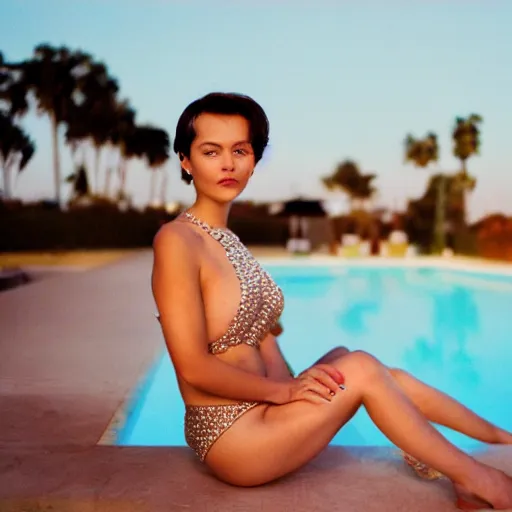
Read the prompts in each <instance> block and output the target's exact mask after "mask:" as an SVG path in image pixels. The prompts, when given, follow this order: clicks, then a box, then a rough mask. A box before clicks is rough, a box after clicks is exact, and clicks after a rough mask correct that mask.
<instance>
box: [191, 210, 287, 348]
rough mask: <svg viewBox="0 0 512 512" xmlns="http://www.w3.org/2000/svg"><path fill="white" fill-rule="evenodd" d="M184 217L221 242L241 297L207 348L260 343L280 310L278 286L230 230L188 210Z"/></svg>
mask: <svg viewBox="0 0 512 512" xmlns="http://www.w3.org/2000/svg"><path fill="white" fill-rule="evenodd" d="M183 217H184V218H185V219H187V220H189V221H190V222H192V223H193V224H195V225H197V226H199V227H201V228H202V229H203V230H204V231H206V233H208V234H209V235H210V236H211V237H212V238H214V239H215V240H217V241H218V242H219V243H220V244H221V245H222V246H223V248H224V250H225V252H226V255H227V257H228V259H229V261H230V262H231V264H232V265H233V267H234V269H235V273H236V276H237V277H238V280H239V281H240V291H241V297H240V304H239V306H238V310H237V313H236V315H235V317H234V318H233V320H232V321H231V323H230V325H229V327H228V329H227V331H226V333H225V334H224V335H223V336H222V337H221V338H219V339H218V340H215V341H213V342H211V343H210V344H209V345H208V350H209V352H210V353H212V354H221V353H222V352H226V350H228V349H229V347H234V346H236V345H240V344H241V343H247V344H248V345H251V346H254V347H259V345H260V343H261V341H262V340H263V338H264V337H265V336H266V335H267V334H268V332H269V331H270V329H271V328H272V327H274V325H275V324H276V322H277V321H278V320H279V317H280V316H281V313H282V311H283V307H284V298H283V293H282V291H281V289H280V288H279V287H278V286H277V285H276V284H275V283H274V281H273V280H272V278H271V277H270V275H269V274H268V273H267V272H266V271H265V270H264V269H263V268H262V267H261V266H260V264H259V263H258V262H257V261H256V259H255V258H254V256H253V255H252V254H251V253H250V252H249V250H248V249H247V248H246V247H245V245H244V244H242V242H241V241H240V239H239V238H238V236H236V235H235V233H233V232H232V231H231V230H229V229H227V228H225V229H224V228H213V227H211V226H209V225H208V224H206V223H205V222H203V221H201V220H199V219H198V218H197V217H195V216H194V215H192V214H191V213H189V212H185V213H184V214H183Z"/></svg>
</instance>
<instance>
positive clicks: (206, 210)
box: [187, 199, 231, 228]
mask: <svg viewBox="0 0 512 512" xmlns="http://www.w3.org/2000/svg"><path fill="white" fill-rule="evenodd" d="M230 209H231V203H226V204H222V205H220V204H218V203H213V202H210V201H204V200H203V201H201V200H200V199H198V200H196V202H195V203H194V204H193V205H192V206H191V207H190V208H188V209H187V211H188V212H190V213H191V214H192V215H194V217H196V218H198V219H199V220H202V221H203V222H206V224H208V225H210V226H211V227H213V228H226V227H227V225H228V216H229V210H230Z"/></svg>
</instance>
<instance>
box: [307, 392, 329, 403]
mask: <svg viewBox="0 0 512 512" xmlns="http://www.w3.org/2000/svg"><path fill="white" fill-rule="evenodd" d="M300 399H301V400H307V401H308V402H312V403H314V404H326V403H328V402H329V401H330V400H327V399H325V398H322V397H321V396H320V395H319V394H318V393H315V392H314V391H309V390H308V391H305V392H304V393H303V395H302V396H301V397H300Z"/></svg>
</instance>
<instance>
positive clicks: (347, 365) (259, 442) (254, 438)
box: [209, 352, 512, 509]
mask: <svg viewBox="0 0 512 512" xmlns="http://www.w3.org/2000/svg"><path fill="white" fill-rule="evenodd" d="M333 365H335V366H336V368H337V369H338V370H339V371H340V372H341V373H343V374H344V376H345V382H346V390H345V391H339V392H338V393H337V394H336V395H335V396H334V397H333V398H332V401H331V402H326V403H325V404H324V405H317V404H312V403H309V402H306V401H298V402H293V403H290V404H286V405H281V406H268V407H267V408H266V410H265V412H264V415H263V421H262V422H261V423H258V422H256V421H253V423H252V424H250V418H251V417H254V416H255V415H256V411H255V412H254V416H250V415H251V412H249V413H246V414H247V417H246V418H245V419H246V421H243V420H244V418H243V417H242V419H241V420H239V421H240V423H238V421H237V422H236V423H235V424H234V425H233V426H232V427H231V429H230V430H228V431H227V433H225V434H224V435H223V437H221V438H220V439H219V440H218V441H217V443H216V444H215V445H214V446H213V447H212V450H211V458H210V459H209V463H210V464H211V465H212V468H213V469H214V471H215V472H216V473H217V475H218V476H220V477H221V478H223V479H225V480H227V481H230V482H231V483H235V484H238V485H258V484H262V483H265V482H268V481H270V480H273V479H275V478H278V477H280V476H283V475H285V474H287V473H289V472H291V471H294V470H295V469H298V468H299V467H301V466H302V465H303V464H305V463H306V462H308V461H309V460H310V459H311V458H313V457H314V456H316V455H317V454H318V453H319V452H320V451H321V450H322V449H323V448H324V447H325V446H326V445H327V444H328V443H329V442H330V440H331V439H332V437H333V436H334V434H335V433H336V432H337V431H338V430H339V429H340V428H341V427H342V426H343V425H344V424H345V423H346V422H347V421H348V420H349V419H350V418H351V417H352V416H353V414H354V413H355V412H356V411H357V409H358V408H359V406H360V405H364V406H365V408H366V410H367V411H368V414H369V415H370V417H371V418H372V420H373V421H374V423H375V424H376V425H377V427H378V428H379V429H380V430H381V431H382V432H383V433H384V434H385V435H386V436H387V437H388V438H389V439H390V440H391V441H392V442H393V443H394V444H395V445H397V446H398V447H399V448H401V449H402V450H404V451H406V452H408V453H410V454H411V455H412V456H413V457H415V458H417V459H418V460H421V461H423V462H425V463H426V464H428V465H429V466H431V467H433V468H434V469H437V470H438V471H440V472H441V473H443V474H444V475H446V476H447V477H448V478H449V479H450V480H452V481H453V482H454V483H457V484H460V485H461V486H463V488H464V489H466V490H467V491H469V492H471V493H474V494H475V495H476V496H478V497H480V498H482V499H485V500H487V501H488V502H489V503H491V504H492V505H493V506H494V507H496V508H498V509H499V508H501V509H503V508H505V507H512V479H510V478H509V477H507V476H506V475H505V474H504V473H502V472H500V471H498V470H496V469H494V468H491V467H489V466H486V465H485V464H483V463H481V462H478V461H477V460H475V459H473V458H472V457H470V456H469V455H467V454H466V453H464V452H463V451H461V450H459V449H458V448H457V447H455V446H454V445H452V444H451V443H450V442H448V441H447V440H446V439H445V438H444V437H443V436H442V435H441V434H440V433H439V432H438V431H437V430H436V429H435V428H434V427H433V426H432V425H431V424H430V423H429V422H428V421H427V419H426V418H425V416H424V415H423V414H422V413H421V412H420V411H419V409H418V408H417V407H416V406H415V405H414V404H413V403H412V401H411V400H409V398H408V397H407V395H406V394H405V393H404V392H403V391H402V390H401V388H400V387H399V385H398V384H397V383H396V382H395V379H394V378H393V377H392V376H391V374H390V372H389V371H388V369H387V368H386V367H385V366H384V365H382V364H381V363H380V362H379V361H378V360H376V359H375V358H374V357H372V356H370V355H369V354H366V353H364V352H352V353H351V354H348V355H347V356H345V357H342V358H341V359H339V360H337V361H335V362H334V363H333ZM237 424H238V426H237ZM249 425H250V426H249ZM249 428H250V430H248V429H249ZM249 431H250V436H249V438H248V434H249ZM216 445H217V446H216ZM233 451H235V452H237V457H236V459H233V456H232V455H230V454H231V453H233ZM248 460H250V464H248V463H247V461H248ZM247 472H249V473H247Z"/></svg>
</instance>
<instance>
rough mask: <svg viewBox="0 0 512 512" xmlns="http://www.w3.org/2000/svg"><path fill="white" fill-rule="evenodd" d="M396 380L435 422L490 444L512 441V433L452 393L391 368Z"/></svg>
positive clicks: (509, 442)
mask: <svg viewBox="0 0 512 512" xmlns="http://www.w3.org/2000/svg"><path fill="white" fill-rule="evenodd" d="M390 373H391V375H393V377H394V378H395V381H396V382H397V383H398V385H399V386H400V387H401V388H402V389H403V391H404V392H405V393H406V394H407V396H408V397H409V398H410V399H411V400H412V401H413V402H414V405H416V407H418V409H419V410H420V411H421V412H422V413H423V414H424V415H425V416H426V417H427V418H428V419H429V420H430V421H432V422H433V423H438V424H439V425H444V426H445V427H448V428H451V429H452V430H456V431H457V432H461V433H462V434H465V435H467V436H469V437H472V438H473V439H478V440H479V441H483V442H484V443H491V444H512V434H511V433H509V432H507V431H506V430H504V429H502V428H499V427H497V426H496V425H493V424H492V423H490V422H489V421H487V420H486V419H484V418H482V417H481V416H479V415H478V414H476V413H474V412H473V411H472V410H471V409H468V408H467V407H466V406H464V405H462V404H461V403H460V402H458V401H457V400H455V399H454V398H452V397H451V396H449V395H447V394H446V393H443V392H442V391H439V390H438V389H435V388H433V387H431V386H428V385H427V384H425V383H424V382H421V381H420V380H418V379H416V378H415V377H413V376H412V375H411V374H409V373H407V372H406V371H404V370H400V369H396V368H391V369H390Z"/></svg>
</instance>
